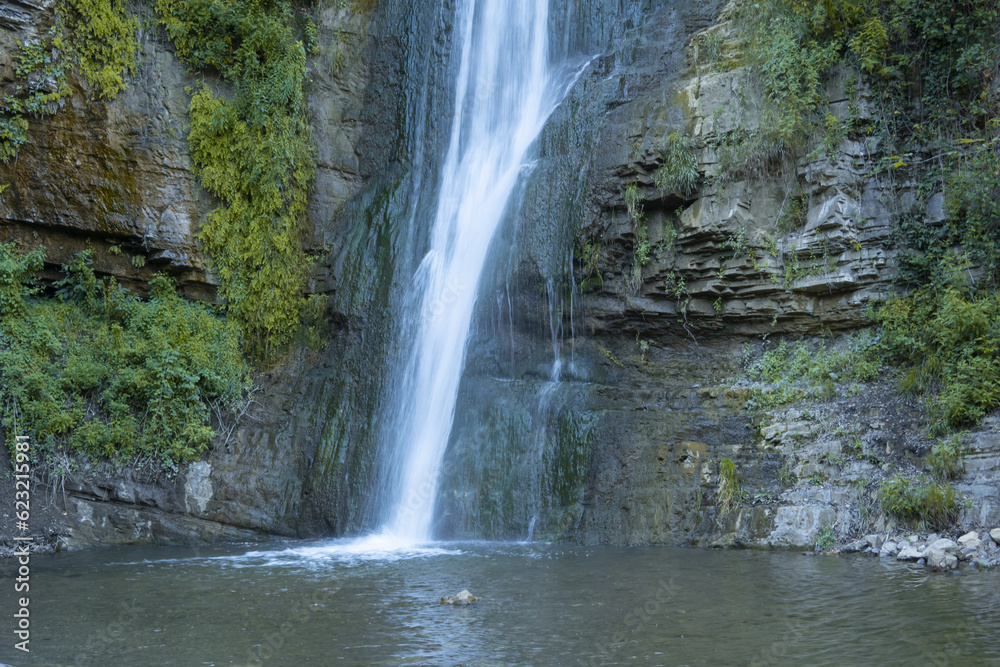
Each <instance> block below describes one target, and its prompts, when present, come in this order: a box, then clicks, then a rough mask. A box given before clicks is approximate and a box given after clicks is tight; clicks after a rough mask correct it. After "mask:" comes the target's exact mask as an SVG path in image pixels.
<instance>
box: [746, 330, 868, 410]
mask: <svg viewBox="0 0 1000 667" xmlns="http://www.w3.org/2000/svg"><path fill="white" fill-rule="evenodd" d="M743 359H744V361H743V363H744V366H745V367H746V377H747V378H748V379H749V380H751V381H753V382H756V383H760V385H762V386H756V387H754V388H753V390H752V391H751V396H750V398H749V400H748V401H747V404H746V407H747V410H749V411H751V412H756V411H761V410H770V409H772V408H775V407H778V406H781V405H785V404H787V403H791V402H793V401H797V400H801V399H803V398H807V397H812V398H821V397H829V396H831V395H832V394H833V392H834V388H835V385H836V384H837V383H841V382H868V381H870V380H872V379H874V378H875V377H877V376H878V374H879V372H880V371H881V369H882V361H881V358H880V356H879V354H878V349H877V347H876V346H875V345H874V339H873V337H872V334H871V333H870V332H867V331H864V332H860V333H858V334H856V335H854V336H851V337H849V338H848V339H847V340H846V341H845V342H844V343H843V344H841V345H840V346H838V347H837V348H836V349H834V350H828V349H827V346H826V342H825V341H823V342H821V343H820V344H819V346H818V347H817V348H816V349H814V350H813V349H810V348H809V346H808V345H806V343H804V342H799V343H797V344H793V345H790V344H789V343H788V341H787V340H782V341H781V343H779V344H778V346H777V347H776V348H775V349H773V350H770V351H768V352H765V353H764V354H763V355H761V356H760V357H759V358H758V359H756V360H754V359H752V356H751V354H750V351H749V348H745V350H744V355H743Z"/></svg>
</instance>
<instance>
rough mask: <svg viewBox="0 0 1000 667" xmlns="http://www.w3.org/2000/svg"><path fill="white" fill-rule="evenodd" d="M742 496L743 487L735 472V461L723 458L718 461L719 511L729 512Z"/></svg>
mask: <svg viewBox="0 0 1000 667" xmlns="http://www.w3.org/2000/svg"><path fill="white" fill-rule="evenodd" d="M742 498H743V489H742V487H741V486H740V478H739V475H738V474H737V472H736V463H734V462H733V460H732V459H729V458H725V459H722V460H721V461H720V462H719V499H718V505H719V512H720V513H722V514H729V513H730V512H731V511H733V509H734V508H735V507H736V506H737V505H739V503H740V501H741V500H742Z"/></svg>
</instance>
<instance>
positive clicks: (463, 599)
mask: <svg viewBox="0 0 1000 667" xmlns="http://www.w3.org/2000/svg"><path fill="white" fill-rule="evenodd" d="M478 601H479V598H477V597H476V596H475V595H473V594H472V593H470V592H469V591H467V590H465V591H462V592H461V593H458V594H456V595H446V596H444V597H443V598H441V604H453V605H459V606H461V605H467V604H472V603H473V602H478Z"/></svg>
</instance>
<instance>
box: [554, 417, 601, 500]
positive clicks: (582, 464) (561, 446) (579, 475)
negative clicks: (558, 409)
mask: <svg viewBox="0 0 1000 667" xmlns="http://www.w3.org/2000/svg"><path fill="white" fill-rule="evenodd" d="M592 445H593V436H592V435H591V433H590V430H589V429H588V428H587V427H586V426H585V425H584V424H582V423H581V422H580V420H579V418H578V417H577V416H576V415H574V414H573V413H572V412H570V413H567V414H565V415H563V416H562V417H561V418H560V420H559V427H558V432H557V434H556V442H555V448H554V450H553V451H552V452H551V454H549V453H547V456H550V458H549V461H548V463H547V469H548V470H547V477H548V480H549V492H550V493H551V494H552V497H553V498H555V499H556V501H557V503H558V506H559V507H561V508H568V507H571V506H573V505H574V504H576V503H579V502H581V501H582V500H583V490H584V485H585V482H586V475H587V463H588V461H589V460H590V449H591V447H592Z"/></svg>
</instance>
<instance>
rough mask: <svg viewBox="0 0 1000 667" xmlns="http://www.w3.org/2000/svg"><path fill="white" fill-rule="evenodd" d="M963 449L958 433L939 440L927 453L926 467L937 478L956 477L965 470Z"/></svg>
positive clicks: (947, 478)
mask: <svg viewBox="0 0 1000 667" xmlns="http://www.w3.org/2000/svg"><path fill="white" fill-rule="evenodd" d="M964 459H965V451H964V449H963V447H962V443H961V436H960V434H955V435H952V436H951V437H950V438H948V439H946V440H939V441H938V442H937V443H935V445H934V447H933V448H932V449H931V453H930V454H928V455H927V457H926V459H925V460H926V461H927V467H928V468H930V470H931V473H932V474H933V475H934V477H935V478H936V479H938V480H949V479H958V478H959V477H961V475H962V472H963V471H964V470H965V461H964Z"/></svg>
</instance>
